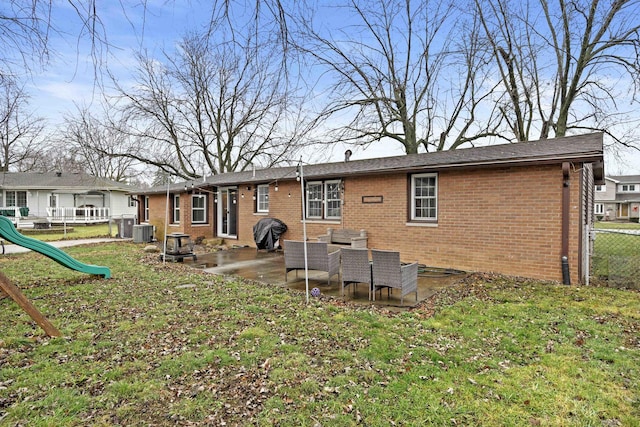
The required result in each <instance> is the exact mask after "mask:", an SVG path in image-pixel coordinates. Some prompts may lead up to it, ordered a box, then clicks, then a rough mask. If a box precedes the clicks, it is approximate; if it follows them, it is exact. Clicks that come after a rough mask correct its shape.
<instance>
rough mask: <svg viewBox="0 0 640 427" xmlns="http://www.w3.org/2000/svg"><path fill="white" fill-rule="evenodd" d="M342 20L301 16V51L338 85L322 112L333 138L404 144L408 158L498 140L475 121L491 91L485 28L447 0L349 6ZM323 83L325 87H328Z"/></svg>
mask: <svg viewBox="0 0 640 427" xmlns="http://www.w3.org/2000/svg"><path fill="white" fill-rule="evenodd" d="M333 7H334V9H335V13H336V14H337V15H340V16H341V19H340V20H339V26H335V27H334V26H332V25H331V23H328V22H327V20H326V18H325V16H324V15H321V16H320V18H318V19H317V20H314V17H313V16H311V17H306V18H303V19H301V20H300V21H299V22H300V25H299V33H298V35H297V38H296V46H297V47H298V49H300V50H301V51H302V52H304V53H305V54H306V55H308V56H309V57H311V58H312V59H313V61H314V62H315V64H317V65H319V66H320V67H321V69H322V70H323V71H326V74H323V76H322V78H323V79H324V78H329V79H332V80H331V81H332V83H329V84H327V85H326V93H327V96H328V97H329V99H330V102H329V103H328V106H327V107H326V108H325V109H324V110H323V111H322V114H323V116H324V118H325V119H327V120H328V122H329V121H330V122H333V123H335V121H336V120H340V118H341V117H348V119H347V122H346V123H344V125H343V126H340V127H339V128H338V129H336V132H334V133H332V134H331V140H332V141H336V140H337V141H342V142H347V143H356V144H360V145H367V144H369V143H371V142H376V141H389V142H396V143H400V144H401V145H402V146H403V148H404V150H405V152H406V153H416V152H418V150H419V149H423V150H426V151H436V150H443V149H449V148H456V147H458V146H460V145H462V144H465V143H470V142H472V141H474V140H475V139H478V138H481V137H484V136H489V135H492V131H491V130H490V129H489V128H488V127H487V126H483V125H482V124H481V122H480V121H478V120H476V112H477V108H478V106H479V105H480V104H481V102H482V100H484V99H485V98H486V97H487V96H488V94H489V93H490V91H491V90H490V89H489V90H487V87H488V85H487V84H485V83H484V82H483V80H484V79H485V77H486V76H485V75H484V74H483V73H482V71H481V68H480V66H481V65H482V58H479V57H478V55H483V54H484V52H483V50H481V49H479V48H478V38H477V34H478V29H479V27H478V25H477V22H473V21H471V22H470V23H464V25H454V24H456V23H457V24H460V22H456V21H458V20H459V16H460V14H459V11H458V10H457V9H455V7H454V2H453V1H448V0H429V1H421V2H418V1H415V2H414V1H411V0H392V1H388V0H384V1H383V0H379V1H361V0H351V1H349V2H348V4H346V5H344V6H335V5H334V6H333ZM323 84H324V80H321V81H320V83H319V85H320V86H322V85H323Z"/></svg>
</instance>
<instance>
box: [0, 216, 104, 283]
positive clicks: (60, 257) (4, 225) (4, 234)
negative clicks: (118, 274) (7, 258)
mask: <svg viewBox="0 0 640 427" xmlns="http://www.w3.org/2000/svg"><path fill="white" fill-rule="evenodd" d="M0 238H3V239H6V240H8V241H9V242H11V243H14V244H16V245H18V246H22V247H24V248H27V249H31V250H32V251H35V252H39V253H41V254H42V255H44V256H46V257H49V258H51V259H52V260H54V261H55V262H57V263H58V264H60V265H62V266H64V267H67V268H70V269H72V270H76V271H80V272H81V273H87V274H97V275H99V276H102V277H104V278H105V279H108V278H110V277H111V270H109V267H102V266H99V265H91V264H84V263H82V262H80V261H78V260H76V259H75V258H72V257H70V256H69V255H68V254H67V253H66V252H63V251H61V250H60V249H58V248H56V247H55V246H51V245H50V244H48V243H45V242H42V241H40V240H36V239H32V238H31V237H27V236H25V235H23V234H21V233H19V232H18V230H16V227H15V226H14V225H13V222H11V220H10V219H9V218H6V217H4V216H0Z"/></svg>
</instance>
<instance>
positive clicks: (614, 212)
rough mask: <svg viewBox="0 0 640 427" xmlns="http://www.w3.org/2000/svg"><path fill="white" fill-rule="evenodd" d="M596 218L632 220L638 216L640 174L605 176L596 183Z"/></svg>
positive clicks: (636, 219)
mask: <svg viewBox="0 0 640 427" xmlns="http://www.w3.org/2000/svg"><path fill="white" fill-rule="evenodd" d="M594 212H595V215H596V219H598V220H605V221H614V220H619V221H633V222H638V218H640V175H623V176H607V177H605V179H604V184H603V185H596V192H595V205H594Z"/></svg>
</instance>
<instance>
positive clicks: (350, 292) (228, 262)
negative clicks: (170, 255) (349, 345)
mask: <svg viewBox="0 0 640 427" xmlns="http://www.w3.org/2000/svg"><path fill="white" fill-rule="evenodd" d="M197 257H198V259H197V260H196V261H191V260H185V264H191V265H192V266H193V267H195V268H201V269H203V270H204V271H206V272H208V273H212V274H223V275H232V276H240V277H242V278H245V279H248V280H254V281H258V282H264V283H269V284H272V285H276V286H283V287H287V288H290V289H297V290H299V291H302V292H305V291H306V286H307V284H306V281H305V277H304V271H302V270H299V271H297V272H295V271H291V272H289V274H288V277H287V278H286V279H285V269H284V253H283V252H282V251H274V252H267V251H259V250H256V249H255V248H250V247H242V248H233V249H229V250H224V251H218V252H210V253H206V254H198V255H197ZM465 276H466V273H465V272H462V271H457V270H451V269H440V268H431V267H424V266H421V268H420V269H419V272H418V301H417V302H416V299H415V296H414V294H410V295H408V296H406V297H405V298H404V304H402V305H401V304H400V296H399V293H398V292H396V294H393V293H392V294H391V295H389V296H388V295H387V292H386V291H381V292H378V293H376V301H375V302H374V301H369V292H368V289H367V288H366V286H365V285H364V284H360V285H357V286H349V287H347V288H346V289H345V300H348V301H351V302H353V303H361V304H375V305H380V306H385V307H395V308H409V307H412V306H414V305H416V304H418V303H420V302H421V301H424V300H425V299H427V298H429V297H430V296H432V295H433V294H434V293H435V292H436V291H437V290H438V289H442V288H444V287H447V286H450V285H452V284H454V283H457V282H458V281H460V280H461V279H463V278H464V277H465ZM340 285H341V282H340V280H339V278H338V276H333V277H332V278H331V282H330V284H327V273H326V272H321V271H313V270H310V271H309V290H311V289H312V288H318V289H320V292H321V293H323V294H325V295H328V296H333V297H338V298H340V291H341V289H340V288H341V286H340Z"/></svg>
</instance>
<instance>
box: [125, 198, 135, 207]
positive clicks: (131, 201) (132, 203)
mask: <svg viewBox="0 0 640 427" xmlns="http://www.w3.org/2000/svg"><path fill="white" fill-rule="evenodd" d="M127 205H128V206H129V207H130V208H135V207H136V199H134V198H133V196H129V197H128V198H127Z"/></svg>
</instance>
